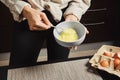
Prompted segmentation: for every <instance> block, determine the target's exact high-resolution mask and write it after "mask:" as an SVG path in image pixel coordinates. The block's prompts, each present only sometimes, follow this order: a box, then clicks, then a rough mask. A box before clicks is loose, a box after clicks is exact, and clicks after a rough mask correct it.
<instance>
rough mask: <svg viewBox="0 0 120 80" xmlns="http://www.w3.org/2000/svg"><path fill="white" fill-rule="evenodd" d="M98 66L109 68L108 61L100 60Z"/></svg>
mask: <svg viewBox="0 0 120 80" xmlns="http://www.w3.org/2000/svg"><path fill="white" fill-rule="evenodd" d="M100 65H101V66H102V67H109V66H110V64H109V61H108V60H102V61H101V62H100Z"/></svg>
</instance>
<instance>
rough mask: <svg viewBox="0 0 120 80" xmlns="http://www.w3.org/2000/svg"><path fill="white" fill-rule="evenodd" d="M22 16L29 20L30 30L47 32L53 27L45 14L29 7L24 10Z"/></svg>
mask: <svg viewBox="0 0 120 80" xmlns="http://www.w3.org/2000/svg"><path fill="white" fill-rule="evenodd" d="M22 15H23V17H25V18H26V19H27V20H28V24H29V28H30V30H46V29H49V28H51V26H52V24H51V22H50V21H49V20H48V18H47V16H46V14H45V13H43V12H41V11H39V10H35V9H33V8H31V7H29V6H25V7H24V8H23V11H22Z"/></svg>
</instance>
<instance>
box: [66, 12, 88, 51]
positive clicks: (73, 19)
mask: <svg viewBox="0 0 120 80" xmlns="http://www.w3.org/2000/svg"><path fill="white" fill-rule="evenodd" d="M65 21H78V18H77V17H76V16H75V15H72V14H70V15H67V16H66V17H65ZM86 33H87V34H89V31H88V30H87V28H86ZM77 48H78V47H77V46H73V47H70V49H73V50H77Z"/></svg>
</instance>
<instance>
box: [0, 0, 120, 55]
mask: <svg viewBox="0 0 120 80" xmlns="http://www.w3.org/2000/svg"><path fill="white" fill-rule="evenodd" d="M118 1H119V0H114V1H113V0H92V3H91V7H90V8H89V10H88V11H87V12H86V13H85V14H84V15H83V17H82V19H81V23H83V24H84V25H85V26H86V27H87V28H88V30H89V31H90V34H89V35H87V36H86V39H85V41H84V43H93V42H102V41H114V40H115V41H119V40H120V37H119V34H120V31H119V27H120V24H119V21H120V15H119V14H120V13H119V9H118V5H119V4H118ZM12 24H13V18H12V15H11V13H10V12H9V9H8V8H7V7H6V6H5V5H4V4H2V3H0V53H3V52H9V51H10V50H11V40H12Z"/></svg>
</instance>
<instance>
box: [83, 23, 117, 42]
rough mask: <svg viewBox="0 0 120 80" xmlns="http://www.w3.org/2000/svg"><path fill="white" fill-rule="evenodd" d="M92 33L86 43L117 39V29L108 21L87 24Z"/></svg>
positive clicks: (87, 37)
mask: <svg viewBox="0 0 120 80" xmlns="http://www.w3.org/2000/svg"><path fill="white" fill-rule="evenodd" d="M85 26H86V27H87V29H88V30H89V32H90V34H88V35H87V36H86V39H85V41H84V43H93V42H102V41H111V40H112V41H113V40H115V30H114V28H115V27H114V28H113V27H111V26H108V25H107V24H106V23H102V24H92V25H85Z"/></svg>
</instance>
